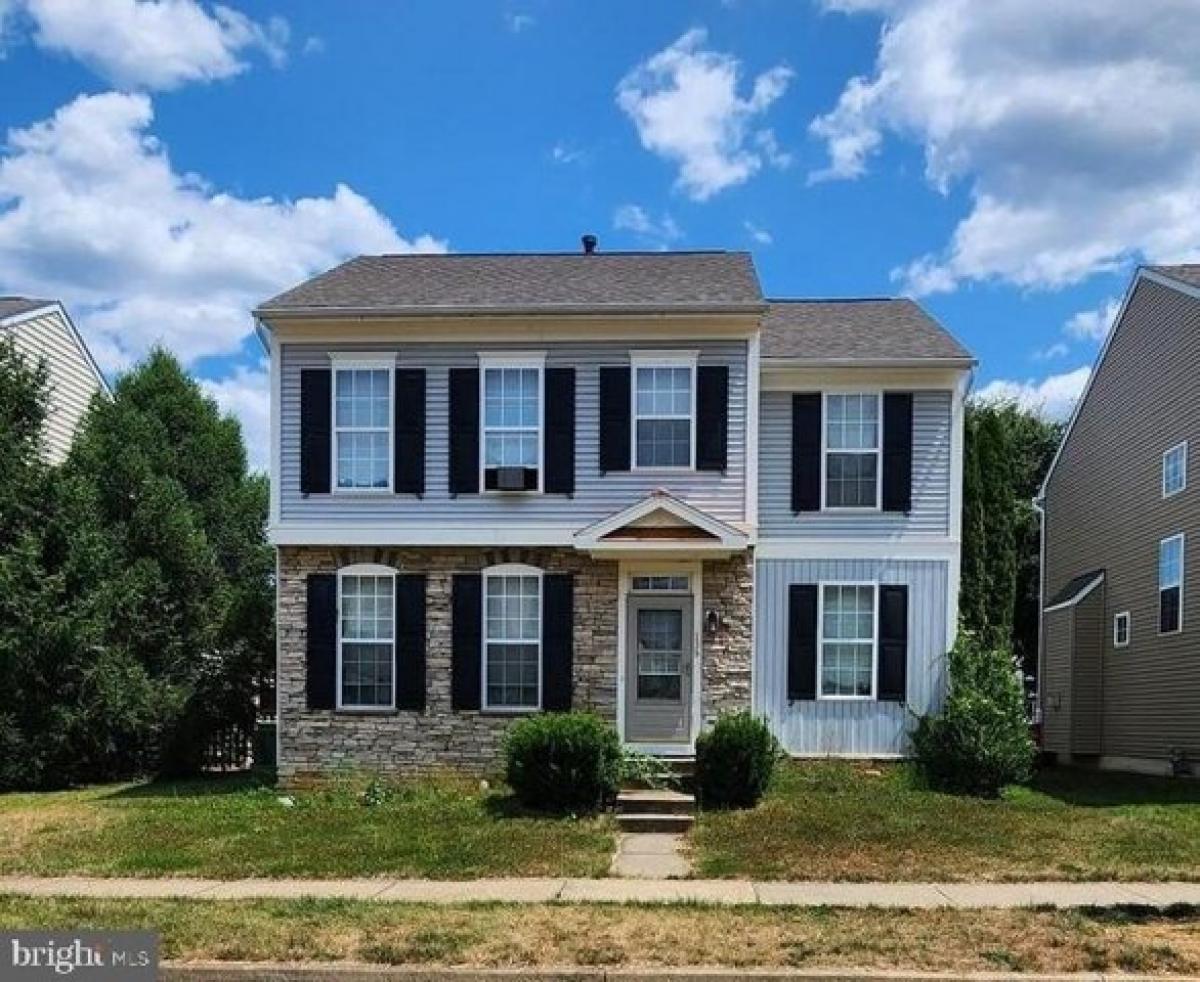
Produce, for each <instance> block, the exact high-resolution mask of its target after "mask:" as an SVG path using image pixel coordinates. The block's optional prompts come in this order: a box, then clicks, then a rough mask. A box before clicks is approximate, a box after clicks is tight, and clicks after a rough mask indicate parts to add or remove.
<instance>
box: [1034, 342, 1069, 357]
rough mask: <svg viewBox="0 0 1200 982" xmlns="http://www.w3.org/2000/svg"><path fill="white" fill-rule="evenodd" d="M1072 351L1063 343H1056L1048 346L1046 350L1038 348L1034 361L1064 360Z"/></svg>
mask: <svg viewBox="0 0 1200 982" xmlns="http://www.w3.org/2000/svg"><path fill="white" fill-rule="evenodd" d="M1070 350H1071V349H1070V348H1068V347H1067V346H1066V345H1065V344H1064V343H1063V342H1062V341H1055V342H1054V343H1053V344H1048V345H1046V347H1044V348H1038V349H1037V350H1036V351H1035V352H1034V353H1033V360H1034V361H1053V360H1054V359H1056V358H1064V357H1066V355H1067V353H1068V352H1069V351H1070Z"/></svg>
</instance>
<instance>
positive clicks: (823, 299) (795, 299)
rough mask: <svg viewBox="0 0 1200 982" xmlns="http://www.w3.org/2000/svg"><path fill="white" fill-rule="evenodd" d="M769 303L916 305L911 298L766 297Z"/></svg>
mask: <svg viewBox="0 0 1200 982" xmlns="http://www.w3.org/2000/svg"><path fill="white" fill-rule="evenodd" d="M763 299H764V300H766V302H767V303H916V301H915V300H913V299H912V298H911V297H886V296H876V297H764V298H763Z"/></svg>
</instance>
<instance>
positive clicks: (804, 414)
mask: <svg viewBox="0 0 1200 982" xmlns="http://www.w3.org/2000/svg"><path fill="white" fill-rule="evenodd" d="M820 510H821V393H819V392H796V393H793V395H792V511H795V512H800V511H820Z"/></svg>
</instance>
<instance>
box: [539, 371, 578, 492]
mask: <svg viewBox="0 0 1200 982" xmlns="http://www.w3.org/2000/svg"><path fill="white" fill-rule="evenodd" d="M545 397H546V479H545V482H544V484H543V487H544V488H545V489H546V493H547V494H574V493H575V369H573V368H547V369H546V393H545ZM535 487H536V485H535Z"/></svg>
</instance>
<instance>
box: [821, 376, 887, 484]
mask: <svg viewBox="0 0 1200 982" xmlns="http://www.w3.org/2000/svg"><path fill="white" fill-rule="evenodd" d="M879 415H880V414H879V395H878V394H873V393H854V394H849V395H843V394H833V393H830V394H829V395H827V396H826V397H825V507H826V508H877V507H878V506H879V476H880V466H879V457H880V449H879V444H880V439H879V430H880V426H879Z"/></svg>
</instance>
